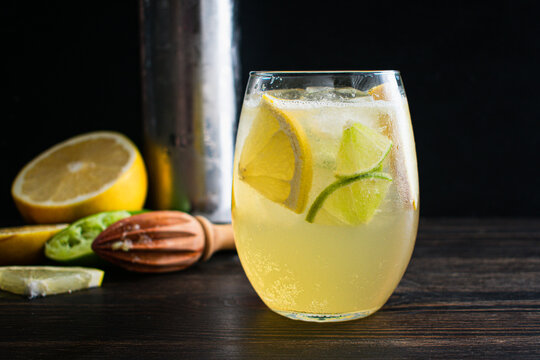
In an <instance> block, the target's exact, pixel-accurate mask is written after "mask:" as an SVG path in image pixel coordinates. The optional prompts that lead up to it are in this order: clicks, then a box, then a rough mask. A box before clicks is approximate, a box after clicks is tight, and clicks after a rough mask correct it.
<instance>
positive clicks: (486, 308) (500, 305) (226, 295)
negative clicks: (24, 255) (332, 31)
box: [0, 219, 540, 360]
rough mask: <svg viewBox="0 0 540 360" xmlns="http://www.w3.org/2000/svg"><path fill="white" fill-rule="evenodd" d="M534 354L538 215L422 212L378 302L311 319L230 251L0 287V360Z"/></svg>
mask: <svg viewBox="0 0 540 360" xmlns="http://www.w3.org/2000/svg"><path fill="white" fill-rule="evenodd" d="M62 358H66V359H67V358H69V359H168V358H172V359H266V358H269V359H291V358H296V359H310V360H311V359H348V358H367V359H369V358H383V359H402V358H403V359H406V358H407V359H408V358H410V359H423V358H433V359H439V358H448V359H463V358H473V359H479V358H489V359H500V358H509V359H518V358H519V359H539V358H540V219H483V220H478V219H422V220H421V224H420V230H419V234H418V239H417V244H416V247H415V251H414V254H413V258H412V260H411V263H410V265H409V268H408V270H407V272H406V274H405V276H404V278H403V279H402V281H401V283H400V285H399V287H398V288H397V290H396V291H395V293H394V294H393V295H392V297H391V298H390V300H389V301H388V302H387V304H386V305H385V306H384V307H383V308H382V309H381V310H380V311H379V312H377V313H376V314H374V315H372V316H370V317H368V318H365V319H362V320H357V321H352V322H343V323H332V324H317V323H306V322H300V321H293V320H288V319H286V318H284V317H281V316H279V315H276V314H274V313H273V312H271V311H270V310H268V309H267V308H266V307H265V305H264V304H263V303H262V302H261V301H260V300H259V298H258V297H257V295H256V294H255V292H254V291H253V289H252V288H251V286H250V284H249V282H248V280H247V279H246V277H245V275H244V273H243V271H242V268H241V265H240V262H239V260H238V257H237V256H236V254H235V253H234V252H228V253H222V254H216V255H215V256H214V257H213V258H212V259H211V260H210V261H209V262H207V263H202V264H198V265H196V266H194V267H193V268H190V269H187V270H185V271H183V272H178V273H172V274H162V275H141V274H132V273H128V272H125V271H123V270H118V269H114V268H110V269H107V270H106V275H105V280H104V283H103V287H102V288H99V289H93V290H88V291H81V292H76V293H73V294H70V295H58V296H51V297H47V298H41V299H35V300H27V299H24V298H21V297H19V296H16V295H12V294H9V293H5V292H0V359H6V360H7V359H62Z"/></svg>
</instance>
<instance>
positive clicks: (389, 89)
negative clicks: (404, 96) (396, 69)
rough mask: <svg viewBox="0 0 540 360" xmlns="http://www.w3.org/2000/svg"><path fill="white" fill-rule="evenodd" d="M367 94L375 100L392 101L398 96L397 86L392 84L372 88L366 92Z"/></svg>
mask: <svg viewBox="0 0 540 360" xmlns="http://www.w3.org/2000/svg"><path fill="white" fill-rule="evenodd" d="M368 94H369V95H371V96H372V97H373V99H375V100H394V99H397V98H399V96H400V92H399V89H398V88H397V84H394V83H384V84H380V85H377V86H374V87H372V88H371V89H370V90H369V91H368Z"/></svg>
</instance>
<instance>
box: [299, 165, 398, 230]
mask: <svg viewBox="0 0 540 360" xmlns="http://www.w3.org/2000/svg"><path fill="white" fill-rule="evenodd" d="M391 181H392V178H391V177H390V176H389V175H388V174H385V173H382V172H370V173H366V174H360V175H356V176H353V177H349V178H342V179H338V180H337V181H335V182H333V183H332V184H330V185H329V186H327V187H326V188H325V189H324V190H323V191H322V192H321V193H320V194H319V196H317V198H316V199H315V201H314V202H313V204H312V205H311V208H310V209H309V211H308V214H307V216H306V220H307V221H308V222H310V223H317V224H322V225H360V224H365V223H367V222H369V221H370V220H371V218H372V217H373V215H374V214H375V212H376V210H377V208H378V207H379V206H380V205H381V202H382V200H383V199H384V197H385V195H386V192H387V190H388V187H389V186H390V183H391Z"/></svg>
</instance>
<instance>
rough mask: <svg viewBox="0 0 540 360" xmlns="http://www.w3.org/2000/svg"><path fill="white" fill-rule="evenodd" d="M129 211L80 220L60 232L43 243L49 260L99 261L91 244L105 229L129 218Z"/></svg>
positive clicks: (111, 212)
mask: <svg viewBox="0 0 540 360" xmlns="http://www.w3.org/2000/svg"><path fill="white" fill-rule="evenodd" d="M131 215H132V213H131V212H129V211H124V210H119V211H106V212H102V213H98V214H95V215H90V216H87V217H85V218H82V219H80V220H78V221H76V222H74V223H73V224H71V225H70V226H69V227H67V228H66V229H64V230H62V231H60V232H59V233H58V234H56V235H55V236H53V237H52V238H51V239H49V240H48V241H47V242H46V243H45V256H47V257H48V258H49V259H52V260H55V261H60V262H70V263H79V264H86V263H91V262H95V261H99V258H98V257H97V256H96V255H95V254H94V252H93V251H92V247H91V245H92V242H93V241H94V239H95V238H96V237H97V236H98V235H99V234H100V233H101V232H102V231H103V230H105V229H106V228H107V227H109V226H110V225H112V224H114V223H115V222H117V221H118V220H122V219H124V218H127V217H129V216H131Z"/></svg>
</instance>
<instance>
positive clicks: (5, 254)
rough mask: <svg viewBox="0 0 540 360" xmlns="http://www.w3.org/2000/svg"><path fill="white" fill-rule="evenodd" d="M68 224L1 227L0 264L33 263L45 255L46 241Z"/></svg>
mask: <svg viewBox="0 0 540 360" xmlns="http://www.w3.org/2000/svg"><path fill="white" fill-rule="evenodd" d="M66 227H67V224H58V225H27V226H21V227H12V228H3V229H0V265H23V264H33V263H36V262H38V261H40V260H41V259H42V257H43V246H44V245H45V242H46V241H47V240H49V239H50V238H51V237H53V236H54V235H55V234H56V233H58V232H59V231H60V230H62V229H64V228H66Z"/></svg>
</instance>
